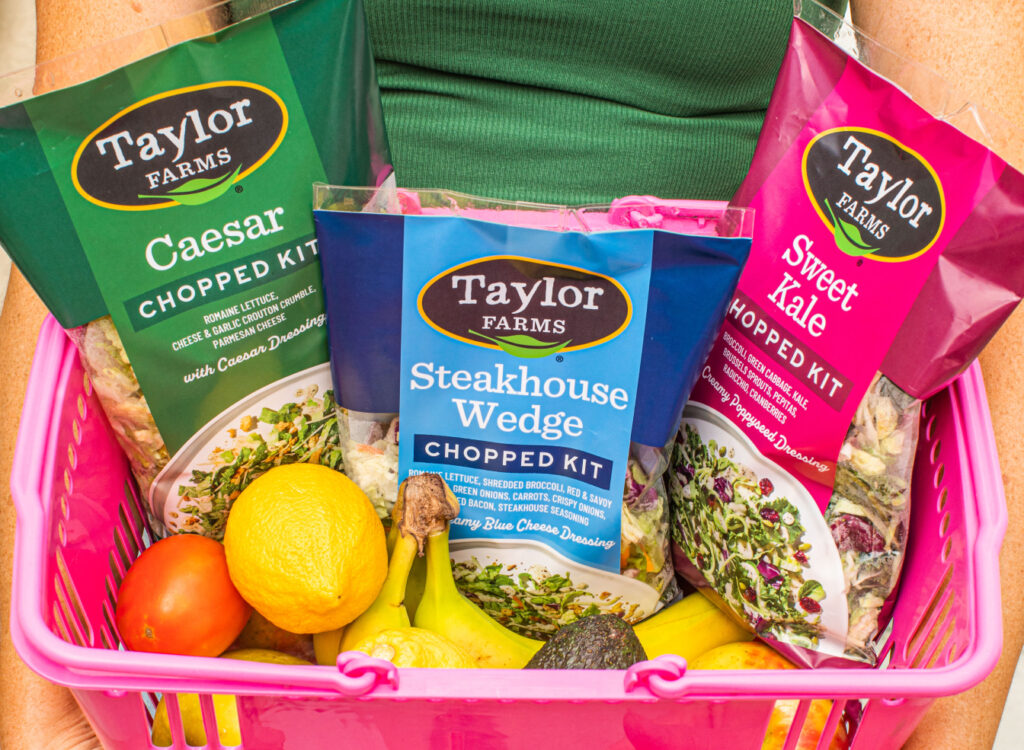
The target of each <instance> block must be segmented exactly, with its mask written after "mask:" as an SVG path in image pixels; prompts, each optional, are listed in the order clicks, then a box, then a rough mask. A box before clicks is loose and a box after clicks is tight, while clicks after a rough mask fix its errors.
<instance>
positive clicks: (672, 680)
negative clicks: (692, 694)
mask: <svg viewBox="0 0 1024 750" xmlns="http://www.w3.org/2000/svg"><path fill="white" fill-rule="evenodd" d="M685 676H686V659H684V658H683V657H681V656H677V655H676V654H664V655H662V656H659V657H657V658H654V659H651V660H649V661H641V662H637V663H636V664H634V665H632V666H631V667H630V668H629V669H627V670H626V676H625V677H624V678H623V689H624V690H625V691H626V692H627V693H633V692H636V691H637V690H638V689H640V688H646V689H647V690H648V691H650V693H651V694H652V695H654V696H656V697H658V698H679V697H681V696H683V695H684V694H686V692H687V691H688V690H689V685H688V684H687V682H686V680H684V679H683V678H684V677H685Z"/></svg>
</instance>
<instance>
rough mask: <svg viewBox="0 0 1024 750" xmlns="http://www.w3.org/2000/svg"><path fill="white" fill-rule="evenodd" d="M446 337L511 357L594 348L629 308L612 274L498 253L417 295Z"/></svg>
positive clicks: (614, 331) (618, 327)
mask: <svg viewBox="0 0 1024 750" xmlns="http://www.w3.org/2000/svg"><path fill="white" fill-rule="evenodd" d="M417 303H418V306H419V312H420V315H421V316H423V319H424V320H425V321H426V322H427V323H429V324H430V325H431V326H433V327H434V328H435V329H437V330H438V331H440V332H441V333H443V334H444V335H446V336H451V337H452V338H454V339H458V340H460V341H465V342H466V343H469V344H474V345H476V346H483V347H489V348H492V349H500V350H502V351H505V352H507V353H509V354H511V355H513V356H516V357H530V358H534V357H546V356H549V355H551V354H555V353H556V352H561V351H572V350H574V349H584V348H587V347H591V346H596V345H598V344H600V343H603V342H605V341H608V340H609V339H611V338H614V337H615V336H617V335H618V334H619V333H621V332H622V331H623V330H625V328H626V326H627V325H629V321H630V318H631V317H632V313H633V308H632V304H631V302H630V299H629V295H628V294H627V293H626V290H625V289H624V288H623V287H622V285H621V284H619V282H617V281H616V280H615V279H613V278H611V277H608V276H603V275H601V274H596V273H591V272H590V271H586V270H584V269H582V268H575V267H573V266H564V265H559V264H557V263H545V262H543V261H538V260H532V259H529V258H521V257H518V256H505V255H497V256H492V257H489V258H482V259H480V260H475V261H471V262H469V263H464V264H462V265H460V266H456V267H455V268H451V269H449V270H447V271H445V272H444V273H442V274H440V275H438V276H436V277H434V278H433V279H432V280H431V281H430V282H429V283H427V285H426V286H424V287H423V289H422V290H421V291H420V295H419V299H418V301H417Z"/></svg>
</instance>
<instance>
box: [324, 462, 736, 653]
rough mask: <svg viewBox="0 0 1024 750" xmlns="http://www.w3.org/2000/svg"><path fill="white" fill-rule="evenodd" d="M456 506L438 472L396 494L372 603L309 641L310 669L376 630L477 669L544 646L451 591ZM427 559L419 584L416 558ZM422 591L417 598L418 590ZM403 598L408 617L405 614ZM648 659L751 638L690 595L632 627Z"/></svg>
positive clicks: (415, 480) (711, 606) (704, 599)
mask: <svg viewBox="0 0 1024 750" xmlns="http://www.w3.org/2000/svg"><path fill="white" fill-rule="evenodd" d="M458 514H459V502H458V500H457V499H456V497H455V495H454V494H453V493H452V491H451V489H449V487H448V485H447V484H446V483H445V481H444V480H443V479H442V478H441V477H440V476H439V475H437V474H419V475H415V476H412V477H409V478H408V479H407V480H405V481H404V482H403V483H402V485H401V487H399V490H398V500H397V502H396V503H395V508H394V512H393V515H392V528H391V534H390V536H389V539H388V542H389V546H390V547H391V559H390V561H389V563H388V572H387V577H386V578H385V579H384V585H383V587H382V588H381V590H380V594H378V596H377V599H376V600H375V601H374V602H373V604H371V605H370V607H369V609H367V610H366V611H365V612H363V613H362V614H361V615H360V616H359V617H357V618H356V619H355V620H354V621H352V622H351V623H349V624H348V625H347V626H346V627H345V628H342V629H339V630H334V631H330V632H328V633H320V634H317V635H316V636H314V639H313V642H314V647H315V649H316V655H317V663H319V664H333V663H334V661H335V659H336V657H337V655H338V653H339V652H341V651H350V650H354V649H355V647H356V646H357V644H360V643H363V642H365V641H366V639H369V638H374V637H376V636H378V635H379V634H381V633H382V632H383V631H392V630H394V629H396V628H409V627H410V626H415V627H416V628H422V629H424V630H428V631H431V632H432V633H435V634H437V635H439V636H442V637H444V638H446V639H448V640H449V641H451V642H452V643H454V644H455V645H456V646H457V647H459V648H461V650H462V651H464V652H465V653H466V654H467V655H468V656H469V657H470V659H471V660H472V661H473V662H474V663H475V666H477V667H485V668H493V669H521V668H522V667H524V666H526V663H527V662H528V661H530V659H531V658H532V657H533V655H534V654H535V653H537V651H538V650H539V649H540V647H541V646H542V645H543V641H538V640H535V639H533V638H526V637H525V636H522V635H519V634H518V633H515V632H513V631H511V630H509V629H508V628H506V627H504V626H503V625H501V624H500V623H498V622H497V621H496V620H494V619H492V618H491V616H490V615H488V614H487V613H486V612H484V611H483V610H482V609H480V608H479V607H477V606H476V605H475V604H473V602H471V601H470V600H469V599H467V598H466V597H464V596H463V595H462V594H461V593H460V592H459V590H458V589H457V588H456V586H455V579H454V577H453V576H452V567H451V558H450V555H449V551H448V532H449V521H451V519H453V518H455V517H456V516H458ZM424 554H425V556H426V573H425V580H424V581H421V580H419V578H420V575H421V574H422V571H421V570H418V568H420V566H419V565H418V564H417V563H418V557H422V556H424ZM420 585H422V593H421V592H420ZM410 600H411V603H412V604H414V605H415V611H414V614H413V615H412V616H410V612H409V610H410ZM633 629H634V632H635V633H636V636H637V638H639V639H640V643H641V645H643V647H644V651H645V652H646V653H647V657H648V658H649V659H653V658H655V657H656V656H661V655H662V654H678V655H680V656H683V657H684V658H686V659H687V660H692V659H694V658H696V657H697V656H699V655H700V654H702V653H704V652H705V651H709V650H710V649H712V648H715V647H716V646H721V645H723V644H726V643H733V642H737V641H749V640H751V639H752V638H753V634H752V633H751V632H750V630H749V629H748V628H746V627H744V626H743V625H742V624H741V623H740V622H739V620H737V619H735V618H734V617H733V616H731V615H730V614H727V613H726V612H725V611H723V610H722V609H720V608H719V607H718V606H716V605H715V604H714V603H713V602H712V601H711V600H709V599H708V598H707V597H705V596H703V595H702V594H700V593H695V594H690V595H689V596H687V597H685V598H683V599H682V600H680V601H678V602H676V603H675V604H672V605H670V606H668V607H666V608H665V609H663V610H662V611H661V612H659V613H658V614H656V615H654V616H653V617H649V618H648V619H646V620H644V621H643V622H641V623H639V624H638V625H635V626H634V628H633Z"/></svg>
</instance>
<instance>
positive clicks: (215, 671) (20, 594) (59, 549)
mask: <svg viewBox="0 0 1024 750" xmlns="http://www.w3.org/2000/svg"><path fill="white" fill-rule="evenodd" d="M914 482H915V484H914V500H913V502H914V512H913V517H912V529H911V537H910V544H911V548H910V551H909V555H908V559H907V563H906V566H905V568H904V574H903V586H902V590H901V594H900V597H899V599H898V601H897V604H896V607H895V613H894V616H893V621H892V628H891V632H890V634H889V635H888V640H887V643H886V647H885V652H884V653H885V658H884V660H883V667H882V668H879V669H875V670H833V669H821V670H813V671H812V670H799V671H786V672H772V671H751V672H742V673H737V672H703V671H691V672H687V671H686V668H685V662H683V661H682V660H681V659H678V658H673V657H666V658H663V659H659V660H655V661H651V662H643V663H641V664H637V665H634V666H633V667H632V668H631V669H629V670H628V671H607V672H601V671H586V672H553V671H533V670H530V671H512V670H505V671H498V670H405V669H395V668H394V667H393V666H391V665H390V664H388V663H387V662H382V661H379V660H376V659H370V658H369V657H364V656H359V655H342V656H341V657H340V658H339V665H338V667H337V668H334V667H301V666H299V667H294V666H283V665H282V666H279V665H266V664H256V663H252V662H240V661H228V660H223V659H204V658H195V657H178V656H166V655H150V654H142V653H130V652H126V651H124V650H123V649H121V648H120V647H119V641H118V636H117V632H116V629H115V626H114V618H113V611H114V609H113V608H114V600H115V594H116V591H117V586H118V584H119V582H120V580H121V577H122V575H123V574H124V571H125V570H126V568H127V567H128V565H129V564H130V563H131V561H132V560H133V558H134V557H135V556H136V555H137V554H138V553H139V550H140V549H142V548H144V547H145V546H146V545H147V544H149V543H150V540H151V535H150V532H149V529H148V528H147V523H146V520H145V516H144V514H143V513H142V512H141V508H140V505H139V501H138V498H137V496H136V495H135V494H134V490H133V484H132V482H131V480H130V479H129V472H128V469H127V465H126V463H125V461H124V459H123V458H122V456H121V454H120V452H119V450H118V448H117V445H116V443H115V442H114V440H113V437H112V433H111V431H110V428H109V427H108V425H107V422H106V420H105V419H104V418H103V416H102V413H101V411H100V408H99V404H98V403H97V401H96V398H95V396H94V394H93V393H92V389H91V387H90V385H89V383H88V382H87V380H86V379H85V376H84V374H83V371H82V368H81V366H80V364H79V362H78V356H77V354H76V352H75V350H74V348H73V346H72V345H71V344H70V343H69V342H68V340H67V338H66V336H65V335H64V333H63V331H62V330H61V329H60V327H59V326H58V325H57V324H56V323H55V322H54V321H53V320H48V321H47V322H46V324H45V325H44V327H43V330H42V332H41V334H40V338H39V344H38V348H37V351H36V358H35V362H34V364H33V369H32V376H31V380H30V383H29V388H28V393H27V394H26V399H25V409H24V413H23V415H22V424H21V434H20V436H19V441H18V446H17V451H16V454H15V460H14V473H13V479H12V486H13V494H14V500H15V503H16V506H17V511H18V524H17V531H16V543H15V555H14V591H13V599H12V614H11V632H12V636H13V639H14V644H15V647H16V648H17V650H18V652H19V653H20V654H21V656H22V658H23V659H24V660H25V662H26V663H27V664H28V665H29V666H30V667H31V668H32V669H34V670H35V671H36V672H38V673H39V674H41V675H42V676H43V677H45V678H47V679H49V680H51V681H53V682H56V683H59V684H62V685H66V686H68V687H70V688H71V689H72V690H73V692H74V694H75V696H76V698H77V699H78V701H79V703H80V704H81V706H82V708H83V710H84V711H85V713H86V715H87V716H88V717H89V719H90V721H91V722H92V725H93V727H94V728H95V730H96V732H97V734H98V735H99V737H100V739H101V741H102V742H103V744H104V745H105V746H106V747H108V748H118V749H120V748H125V749H130V750H138V748H149V747H150V740H149V736H150V724H151V717H152V714H153V709H154V703H155V700H156V699H157V698H158V696H159V694H165V695H171V694H174V693H178V692H195V693H200V694H201V695H202V696H203V697H202V698H201V705H202V706H203V708H204V714H205V721H206V735H207V737H210V738H213V737H216V736H217V732H216V728H215V718H214V715H213V710H212V701H211V699H210V698H209V697H208V696H209V694H212V693H215V692H217V693H235V694H238V695H240V696H241V697H240V699H239V715H240V722H241V733H242V747H244V748H245V750H270V749H271V748H273V749H274V750H281V749H282V748H288V749H289V750H309V749H311V748H323V747H352V748H390V747H400V746H401V747H411V748H420V747H432V748H435V747H436V748H440V747H445V748H531V750H541V748H559V750H565V748H573V747H585V748H591V749H593V750H598V749H606V748H607V749H615V750H619V749H625V748H631V747H637V748H720V747H727V748H730V750H746V749H750V750H755V749H757V748H760V747H761V743H762V738H763V735H764V731H765V726H766V724H767V722H768V718H769V714H770V711H771V708H772V705H773V702H774V700H775V699H776V698H779V697H787V698H804V699H808V698H815V697H817V698H822V697H828V698H836V699H837V700H835V702H834V704H833V709H832V713H831V715H830V717H829V720H828V723H827V724H826V727H825V729H826V731H825V732H824V733H823V736H825V737H828V736H830V735H831V729H832V728H834V727H835V726H836V725H837V723H838V722H839V721H840V720H845V721H848V722H850V723H851V726H852V737H851V747H853V748H856V749H857V750H880V749H881V748H898V747H899V746H900V745H902V744H903V742H904V741H905V740H906V738H907V737H908V736H909V735H910V733H911V732H912V731H913V729H914V727H915V726H916V724H917V722H918V721H919V720H920V718H921V716H922V714H923V713H924V711H925V710H926V709H927V707H928V705H929V704H930V703H931V701H932V700H933V699H934V698H935V697H937V696H941V695H950V694H954V693H957V692H960V691H963V690H966V689H967V688H969V687H970V686H972V685H974V684H975V683H977V682H979V681H980V680H982V679H983V678H984V677H985V676H986V675H987V674H988V673H989V671H990V670H991V669H992V668H993V666H994V665H995V663H996V660H997V658H998V656H999V652H1000V648H1001V641H1002V632H1001V625H1000V622H1001V618H1000V604H999V571H998V554H999V547H1000V545H1001V542H1002V536H1003V532H1004V530H1005V527H1006V511H1005V504H1004V499H1003V495H1002V483H1001V480H1000V474H999V470H998V464H997V460H996V453H995V447H994V444H993V439H992V430H991V425H990V423H989V419H988V411H987V406H986V401H985V394H984V388H983V385H982V380H981V375H980V372H979V370H978V368H977V366H975V367H973V368H972V369H971V370H969V371H968V372H967V373H966V374H965V375H964V376H963V377H962V378H960V379H959V380H958V381H957V382H956V383H954V384H953V385H952V386H950V387H949V388H948V389H946V390H945V391H943V392H942V393H940V394H939V395H937V396H935V397H934V398H932V399H931V400H930V401H929V402H928V404H927V405H926V411H925V416H924V422H923V424H922V430H921V445H920V453H919V458H918V462H917V467H916V472H915V477H914ZM167 702H168V706H169V714H170V719H171V725H172V732H173V733H174V737H175V744H174V747H176V748H184V747H186V745H185V743H184V739H183V738H182V732H181V727H180V721H179V717H180V714H179V711H178V707H177V701H176V700H175V699H173V698H171V699H169V700H168V701H167ZM809 704H810V701H809V700H802V701H801V703H800V708H799V710H798V711H797V714H796V717H795V720H794V730H793V731H791V732H790V735H789V738H788V743H787V745H786V747H787V748H789V749H791V748H793V747H795V745H796V739H797V734H798V733H797V732H796V731H795V728H796V727H797V726H799V725H800V724H801V723H802V722H803V720H804V717H805V715H806V712H807V709H808V707H809ZM825 744H826V743H824V742H822V743H821V748H820V750H824V747H825ZM205 747H207V748H211V749H213V748H220V747H221V745H220V744H218V742H217V741H215V740H214V741H212V742H210V743H209V744H208V745H206V746H205Z"/></svg>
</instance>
